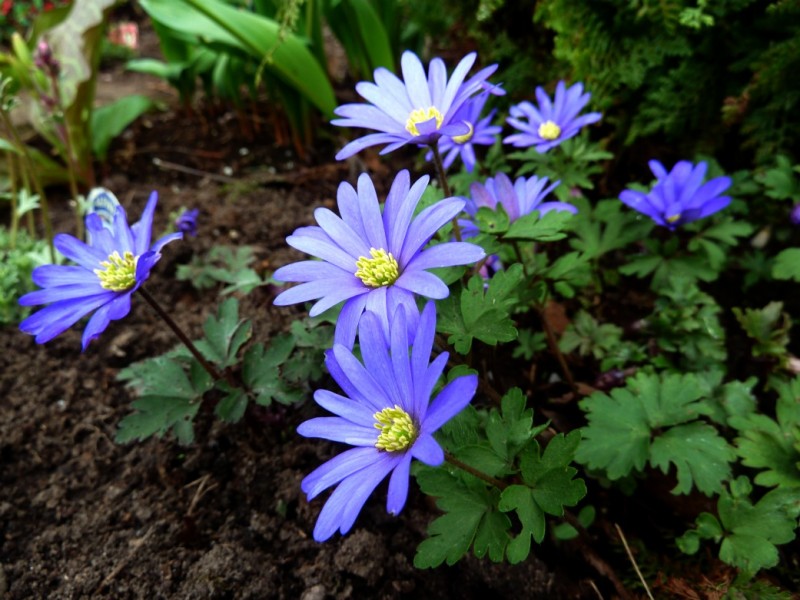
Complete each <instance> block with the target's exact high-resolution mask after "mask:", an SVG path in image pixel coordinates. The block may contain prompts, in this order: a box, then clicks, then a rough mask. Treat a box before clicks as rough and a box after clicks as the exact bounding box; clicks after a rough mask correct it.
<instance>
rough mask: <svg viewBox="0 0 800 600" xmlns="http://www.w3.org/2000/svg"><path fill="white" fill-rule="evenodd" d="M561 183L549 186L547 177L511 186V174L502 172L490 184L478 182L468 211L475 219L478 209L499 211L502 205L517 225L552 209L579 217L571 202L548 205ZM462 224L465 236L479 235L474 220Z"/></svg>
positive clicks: (517, 181)
mask: <svg viewBox="0 0 800 600" xmlns="http://www.w3.org/2000/svg"><path fill="white" fill-rule="evenodd" d="M559 183H561V182H560V181H554V182H553V183H551V184H550V185H547V184H548V179H547V177H535V176H534V177H530V178H527V179H526V178H525V177H518V178H517V179H516V181H514V183H511V179H509V177H508V175H506V174H505V173H498V174H497V175H495V176H494V178H492V177H489V178H488V179H487V180H486V183H479V182H477V181H476V182H474V183H473V184H472V185H471V186H470V188H469V191H470V198H469V200H468V201H467V204H466V206H465V207H464V210H465V212H466V213H467V214H469V215H470V216H472V217H475V215H476V214H477V213H478V209H480V208H482V207H484V206H485V207H487V208H490V209H492V210H497V205H498V204H499V205H501V206H502V207H503V210H505V211H506V214H507V215H508V219H509V221H510V222H512V223H513V222H514V221H516V220H517V219H519V218H520V217H523V216H525V215H527V214H530V213H532V212H533V211H535V210H538V211H539V213H540V214H542V215H543V214H545V213H548V212H550V211H551V210H565V211H567V212H571V213H572V214H575V213H577V212H578V209H577V208H575V207H574V206H573V205H572V204H569V203H568V202H558V201H549V202H545V201H544V200H545V198H547V195H548V194H549V193H550V192H552V191H553V190H554V189H555V188H556V187H558V184H559ZM459 223H460V224H461V225H462V234H463V235H464V236H465V237H473V236H475V235H477V234H478V227H477V226H476V225H475V223H473V222H472V221H466V220H465V221H459Z"/></svg>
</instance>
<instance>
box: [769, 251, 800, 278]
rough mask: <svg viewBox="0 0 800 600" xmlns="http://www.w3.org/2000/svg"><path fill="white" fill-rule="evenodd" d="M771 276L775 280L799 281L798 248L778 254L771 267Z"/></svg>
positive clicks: (799, 255) (799, 253) (799, 260)
mask: <svg viewBox="0 0 800 600" xmlns="http://www.w3.org/2000/svg"><path fill="white" fill-rule="evenodd" d="M772 276H773V277H774V278H775V279H792V280H794V281H800V248H787V249H786V250H782V251H781V252H779V253H778V255H777V256H776V257H775V264H774V265H773V266H772Z"/></svg>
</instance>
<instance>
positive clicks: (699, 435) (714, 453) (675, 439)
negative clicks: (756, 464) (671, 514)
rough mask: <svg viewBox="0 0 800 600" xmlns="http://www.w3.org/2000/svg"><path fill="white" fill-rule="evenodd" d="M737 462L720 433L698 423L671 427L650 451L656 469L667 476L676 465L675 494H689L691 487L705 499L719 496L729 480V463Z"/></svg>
mask: <svg viewBox="0 0 800 600" xmlns="http://www.w3.org/2000/svg"><path fill="white" fill-rule="evenodd" d="M735 459H736V453H735V451H734V450H733V448H732V447H731V446H730V445H729V444H728V442H726V441H725V439H724V438H722V436H720V435H719V433H717V430H716V429H714V428H713V427H712V426H710V425H707V424H705V423H700V422H698V421H694V422H692V423H689V424H686V425H677V426H675V427H672V428H671V429H669V430H668V431H666V432H665V433H664V434H662V435H659V436H658V437H656V438H655V440H653V444H652V446H651V448H650V464H651V465H652V466H653V467H656V468H659V469H661V471H662V472H663V473H667V472H668V471H669V464H670V463H673V464H674V465H675V466H676V468H677V470H678V485H677V486H675V489H673V490H672V493H673V494H688V493H689V492H690V491H691V490H692V485H694V486H695V487H697V489H698V490H700V491H701V492H702V493H704V494H705V495H706V496H710V495H712V494H716V493H718V492H719V491H720V490H721V489H722V482H723V481H726V480H727V479H729V478H730V476H731V468H730V464H729V463H730V462H732V461H733V460H735Z"/></svg>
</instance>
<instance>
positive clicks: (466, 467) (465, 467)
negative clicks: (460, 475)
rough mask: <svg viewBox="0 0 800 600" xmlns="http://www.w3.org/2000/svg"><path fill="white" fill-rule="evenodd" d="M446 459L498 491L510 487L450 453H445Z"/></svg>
mask: <svg viewBox="0 0 800 600" xmlns="http://www.w3.org/2000/svg"><path fill="white" fill-rule="evenodd" d="M444 459H445V460H446V461H447V462H449V463H450V464H451V465H453V466H454V467H457V468H459V469H461V470H462V471H465V472H466V473H469V474H470V475H472V476H474V477H477V478H478V479H480V480H481V481H485V482H486V483H488V484H489V485H493V486H494V487H496V488H497V489H498V490H504V489H506V488H507V487H508V484H507V483H505V482H503V481H500V480H499V479H495V478H494V477H492V476H491V475H487V474H486V473H484V472H483V471H479V470H478V469H476V468H475V467H471V466H470V465H468V464H467V463H463V462H461V461H460V460H458V459H457V458H456V457H455V456H453V455H452V454H450V453H449V452H445V453H444Z"/></svg>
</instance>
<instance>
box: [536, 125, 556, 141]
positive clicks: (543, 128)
mask: <svg viewBox="0 0 800 600" xmlns="http://www.w3.org/2000/svg"><path fill="white" fill-rule="evenodd" d="M560 135H561V127H559V126H558V125H556V124H555V123H553V122H552V121H545V122H544V123H542V124H541V125H539V137H540V138H542V139H543V140H551V141H552V140H557V139H558V136H560Z"/></svg>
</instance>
